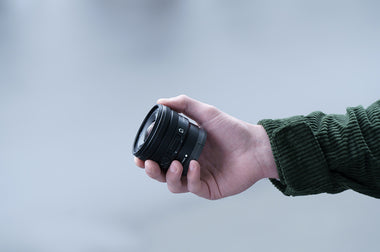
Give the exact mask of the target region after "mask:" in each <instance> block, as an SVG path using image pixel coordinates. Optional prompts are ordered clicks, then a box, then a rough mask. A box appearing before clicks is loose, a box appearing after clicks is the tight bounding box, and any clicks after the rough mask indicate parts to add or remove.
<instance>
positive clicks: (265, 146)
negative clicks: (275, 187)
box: [252, 125, 279, 179]
mask: <svg viewBox="0 0 380 252" xmlns="http://www.w3.org/2000/svg"><path fill="white" fill-rule="evenodd" d="M252 126H253V132H254V139H255V144H254V146H255V154H256V159H257V164H258V166H259V168H260V170H261V174H262V178H275V179H278V178H279V176H278V171H277V166H276V162H275V160H274V156H273V152H272V147H271V144H270V140H269V136H268V134H267V132H266V130H265V129H264V127H263V126H262V125H252Z"/></svg>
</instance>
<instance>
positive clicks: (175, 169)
mask: <svg viewBox="0 0 380 252" xmlns="http://www.w3.org/2000/svg"><path fill="white" fill-rule="evenodd" d="M170 170H171V171H172V172H174V173H177V172H178V167H177V166H176V165H172V167H171V168H170Z"/></svg>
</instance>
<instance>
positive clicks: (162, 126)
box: [133, 104, 207, 175]
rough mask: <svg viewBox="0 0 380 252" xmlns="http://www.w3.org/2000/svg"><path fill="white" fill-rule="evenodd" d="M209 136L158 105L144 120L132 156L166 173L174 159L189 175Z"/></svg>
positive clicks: (180, 116)
mask: <svg viewBox="0 0 380 252" xmlns="http://www.w3.org/2000/svg"><path fill="white" fill-rule="evenodd" d="M206 138H207V133H206V131H205V130H204V129H202V128H199V127H198V126H197V125H195V124H193V123H191V122H190V121H189V120H188V119H187V118H186V117H184V116H182V115H180V114H178V113H177V112H175V111H173V110H172V109H170V108H169V107H167V106H164V105H161V104H157V105H155V106H154V107H153V108H152V109H151V110H150V111H149V113H148V115H147V116H146V117H145V119H144V121H143V123H142V124H141V126H140V129H139V131H138V132H137V135H136V138H135V142H134V144H133V155H135V156H136V157H138V158H140V159H141V160H147V159H150V160H154V161H156V162H157V163H158V164H159V165H160V167H161V169H162V170H163V171H166V170H167V169H168V168H169V166H170V164H171V162H172V161H173V160H178V161H180V162H181V163H182V166H183V173H182V175H186V174H187V170H188V167H189V163H190V160H197V159H198V158H199V156H200V154H201V152H202V149H203V146H204V145H205V142H206Z"/></svg>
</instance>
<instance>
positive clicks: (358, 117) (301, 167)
mask: <svg viewBox="0 0 380 252" xmlns="http://www.w3.org/2000/svg"><path fill="white" fill-rule="evenodd" d="M259 124H262V125H263V126H264V128H265V129H266V131H267V133H268V135H269V137H270V141H271V146H272V150H273V155H274V157H275V160H276V164H277V169H278V172H279V176H280V181H278V180H272V182H273V183H274V185H275V186H276V187H277V188H278V189H280V190H281V191H282V192H283V193H284V194H286V195H294V196H295V195H307V194H316V193H322V192H327V193H338V192H341V191H344V190H346V189H352V190H355V191H357V192H360V193H364V194H367V195H370V196H373V197H376V198H380V101H377V102H375V103H374V104H372V105H371V106H370V107H368V108H367V109H364V108H363V107H361V106H359V107H355V108H348V109H347V114H345V115H326V114H324V113H321V112H314V113H311V114H310V115H308V116H296V117H291V118H286V119H280V120H262V121H260V122H259Z"/></svg>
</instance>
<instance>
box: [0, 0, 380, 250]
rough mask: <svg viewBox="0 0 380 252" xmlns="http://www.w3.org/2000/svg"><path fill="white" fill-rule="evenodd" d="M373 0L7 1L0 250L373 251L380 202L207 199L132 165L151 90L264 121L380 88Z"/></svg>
mask: <svg viewBox="0 0 380 252" xmlns="http://www.w3.org/2000/svg"><path fill="white" fill-rule="evenodd" d="M379 11H380V4H379V2H378V1H327V0H318V1H301V0H299V1H280V0H278V1H243V0H235V1H225V0H210V1H201V0H192V1H175V0H141V1H138V0H136V1H134V0H127V1H122V0H112V1H110V0H94V1H90V0H81V1H75V0H55V1H47V0H35V1H27V0H0V251H4V252H24V251H28V252H29V251H30V252H34V251H36V252H37V251H38V252H45V251H46V252H48V251H49V252H51V251H55V252H62V251H70V252H76V251H80V252H82V251H84V252H87V251H88V252H103V251H107V252H120V251H125V252H127V251H128V252H129V251H154V252H155V251H160V252H161V251H162V252H171V251H173V252H174V251H310V252H312V251H318V252H319V251H345V252H347V251H379V249H380V245H379V241H378V237H379V226H380V217H379V210H380V201H379V200H376V199H373V198H370V197H368V196H365V195H360V194H358V193H355V192H352V191H346V192H344V193H341V194H338V195H328V194H321V195H315V196H307V197H286V196H283V195H282V194H281V193H280V192H279V191H277V190H276V189H275V188H274V187H273V186H272V185H271V184H270V182H269V181H260V182H258V183H257V184H256V185H254V186H253V187H251V188H250V189H249V190H247V191H245V192H243V193H241V194H240V195H237V196H233V197H229V198H226V199H222V200H218V201H207V200H204V199H201V198H198V197H197V196H194V195H190V194H171V193H170V192H169V191H168V190H167V188H166V185H165V184H162V183H159V182H156V181H154V180H151V179H149V178H148V177H147V176H146V175H145V173H144V171H143V170H142V169H140V168H137V167H136V166H135V165H134V163H133V157H132V154H131V149H132V143H133V139H134V137H135V134H136V131H137V129H138V127H139V125H140V123H141V122H142V120H143V118H144V116H145V114H146V113H147V112H148V110H149V109H150V107H151V106H153V105H154V104H155V102H156V100H157V99H158V98H161V97H171V96H175V95H179V94H187V95H189V96H191V97H194V98H196V99H199V100H201V101H204V102H207V103H209V104H213V105H215V106H216V107H218V108H220V109H221V110H223V111H225V112H227V113H229V114H231V115H233V116H235V117H238V118H240V119H243V120H246V121H248V122H251V123H256V122H257V121H258V120H260V119H264V118H284V117H288V116H292V115H305V114H308V113H310V112H312V111H315V110H321V111H323V112H325V113H339V114H341V113H345V109H346V107H348V106H357V105H363V106H364V107H367V106H368V105H370V104H371V103H372V102H374V101H376V100H377V99H379V94H380V74H379V70H380V46H379V45H380V16H379Z"/></svg>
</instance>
